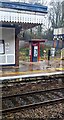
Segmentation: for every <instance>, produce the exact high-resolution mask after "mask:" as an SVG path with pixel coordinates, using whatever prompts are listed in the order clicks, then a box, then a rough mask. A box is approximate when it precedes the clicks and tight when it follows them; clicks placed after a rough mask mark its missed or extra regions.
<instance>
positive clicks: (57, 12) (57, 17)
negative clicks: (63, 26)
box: [49, 0, 62, 27]
mask: <svg viewBox="0 0 64 120" xmlns="http://www.w3.org/2000/svg"><path fill="white" fill-rule="evenodd" d="M50 5H51V7H50V9H49V21H50V22H51V26H52V27H59V26H60V21H61V17H62V6H61V2H60V1H54V0H53V1H51V2H50Z"/></svg>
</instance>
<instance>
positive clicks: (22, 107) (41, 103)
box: [0, 97, 64, 113]
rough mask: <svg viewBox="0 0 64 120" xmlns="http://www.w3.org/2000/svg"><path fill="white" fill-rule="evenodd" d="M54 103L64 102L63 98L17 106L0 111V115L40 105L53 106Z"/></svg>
mask: <svg viewBox="0 0 64 120" xmlns="http://www.w3.org/2000/svg"><path fill="white" fill-rule="evenodd" d="M56 102H64V97H63V98H59V99H53V100H47V101H43V102H38V103H33V104H28V105H22V106H18V107H14V108H8V109H4V110H0V112H2V113H6V112H16V111H18V110H20V109H25V108H30V107H31V108H34V107H36V106H41V105H46V104H53V103H56Z"/></svg>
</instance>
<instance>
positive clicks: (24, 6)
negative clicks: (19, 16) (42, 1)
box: [0, 2, 47, 13]
mask: <svg viewBox="0 0 64 120" xmlns="http://www.w3.org/2000/svg"><path fill="white" fill-rule="evenodd" d="M0 7H2V8H9V9H15V10H25V11H32V12H39V13H47V6H42V5H37V4H29V3H22V2H0Z"/></svg>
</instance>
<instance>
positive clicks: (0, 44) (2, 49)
mask: <svg viewBox="0 0 64 120" xmlns="http://www.w3.org/2000/svg"><path fill="white" fill-rule="evenodd" d="M4 53H5V45H4V40H0V54H4Z"/></svg>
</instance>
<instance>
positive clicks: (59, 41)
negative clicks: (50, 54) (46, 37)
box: [53, 27, 64, 50]
mask: <svg viewBox="0 0 64 120" xmlns="http://www.w3.org/2000/svg"><path fill="white" fill-rule="evenodd" d="M53 41H54V42H53V43H54V45H53V46H54V48H56V50H58V49H62V48H64V27H61V28H55V29H54V33H53Z"/></svg>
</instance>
